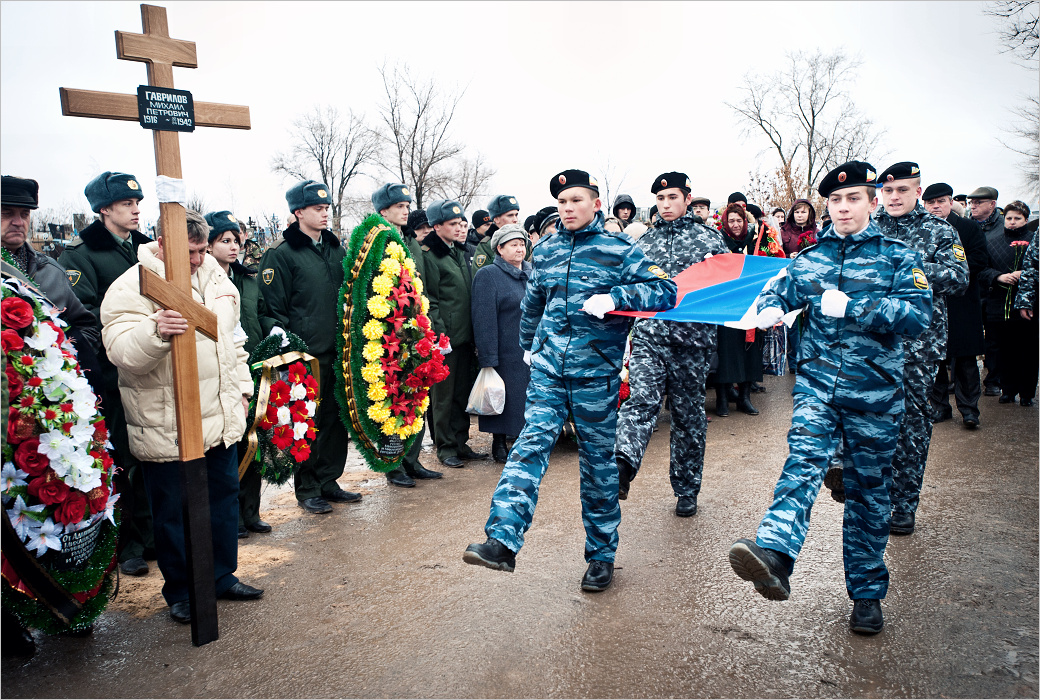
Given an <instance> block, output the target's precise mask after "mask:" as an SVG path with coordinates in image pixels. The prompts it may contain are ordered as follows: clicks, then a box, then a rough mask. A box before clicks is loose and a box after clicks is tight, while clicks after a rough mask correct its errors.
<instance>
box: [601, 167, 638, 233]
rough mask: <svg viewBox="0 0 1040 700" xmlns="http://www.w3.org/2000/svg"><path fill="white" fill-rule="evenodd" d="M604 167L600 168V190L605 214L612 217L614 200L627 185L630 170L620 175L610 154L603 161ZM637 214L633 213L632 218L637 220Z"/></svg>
mask: <svg viewBox="0 0 1040 700" xmlns="http://www.w3.org/2000/svg"><path fill="white" fill-rule="evenodd" d="M602 163H603V165H602V166H601V167H600V171H599V176H600V190H602V194H603V196H602V198H601V199H602V200H603V208H604V209H605V211H604V212H603V213H604V214H605V215H606V216H610V215H611V213H610V212H611V209H612V208H613V206H614V199H616V198H617V197H618V196H619V194H620V192H621V187H622V186H623V185H624V184H625V178H626V177H628V173H629V169H628V168H626V169H625V172H623V173H621V174H620V175H619V174H618V164H617V163H616V162H614V161H612V160H611V158H610V155H609V154H608V155H607V157H606V160H604V161H602ZM612 197H613V199H612ZM635 216H636V212H634V211H633V212H632V218H633V220H635Z"/></svg>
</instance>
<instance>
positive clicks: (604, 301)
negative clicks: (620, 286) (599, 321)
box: [581, 294, 617, 318]
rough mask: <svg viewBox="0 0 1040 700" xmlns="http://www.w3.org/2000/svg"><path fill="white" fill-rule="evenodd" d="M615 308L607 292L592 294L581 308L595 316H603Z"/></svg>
mask: <svg viewBox="0 0 1040 700" xmlns="http://www.w3.org/2000/svg"><path fill="white" fill-rule="evenodd" d="M616 308H617V307H616V306H614V299H613V297H611V296H610V295H609V294H593V295H592V296H590V297H589V298H588V299H586V300H585V303H584V304H583V305H582V307H581V310H582V311H584V312H585V313H587V314H591V315H592V316H595V317H596V318H603V317H604V316H606V315H607V314H608V313H609V312H611V311H613V310H614V309H616Z"/></svg>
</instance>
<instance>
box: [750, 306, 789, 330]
mask: <svg viewBox="0 0 1040 700" xmlns="http://www.w3.org/2000/svg"><path fill="white" fill-rule="evenodd" d="M783 317H784V311H783V309H781V308H780V307H779V306H767V307H766V308H764V309H762V310H761V311H759V312H758V317H757V318H756V319H755V325H756V326H758V327H759V328H760V329H762V330H764V331H765V330H769V329H770V328H772V327H773V326H775V325H776V324H778V323H780V320H781V319H782V318H783Z"/></svg>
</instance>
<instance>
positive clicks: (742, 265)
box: [611, 253, 798, 330]
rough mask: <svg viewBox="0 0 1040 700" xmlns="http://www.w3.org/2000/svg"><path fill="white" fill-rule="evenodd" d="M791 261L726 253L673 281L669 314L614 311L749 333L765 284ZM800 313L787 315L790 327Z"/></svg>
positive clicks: (691, 267) (617, 313) (685, 271)
mask: <svg viewBox="0 0 1040 700" xmlns="http://www.w3.org/2000/svg"><path fill="white" fill-rule="evenodd" d="M790 262H791V260H790V259H789V258H770V257H767V256H764V255H742V254H740V253H727V254H725V255H715V256H713V257H711V258H708V259H707V260H705V261H704V262H699V263H696V264H695V265H691V266H690V267H688V268H686V269H685V270H683V271H682V272H680V273H679V274H678V275H676V276H675V277H674V278H673V279H674V280H675V284H676V285H677V286H678V287H679V293H678V297H677V298H678V301H677V303H676V305H675V308H673V309H671V310H669V311H612V312H611V313H613V314H614V315H617V316H635V317H637V318H658V319H661V320H662V321H686V322H695V323H712V324H715V325H717V326H729V327H731V328H740V329H743V330H747V329H749V328H754V327H755V323H754V321H755V317H756V316H757V315H758V314H757V311H756V310H755V308H754V303H755V299H756V297H758V294H759V292H761V291H762V289H763V288H764V287H765V286H766V283H767V282H768V281H769V280H770V279H771V278H773V277H774V276H776V275H777V274H778V273H779V272H780V271H781V270H784V269H786V268H787V266H788V264H790ZM797 313H798V312H792V313H791V314H788V315H789V316H791V319H790V320H788V318H787V317H786V316H785V317H784V321H785V322H786V323H788V324H790V322H791V321H793V319H794V316H796V315H797Z"/></svg>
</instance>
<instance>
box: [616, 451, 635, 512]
mask: <svg viewBox="0 0 1040 700" xmlns="http://www.w3.org/2000/svg"><path fill="white" fill-rule="evenodd" d="M615 459H616V460H617V473H618V494H617V497H618V500H619V501H624V500H626V499H627V498H628V488H629V486H630V485H631V483H632V479H633V478H634V477H635V475H636V474H635V469H633V468H632V465H631V464H629V463H628V460H627V459H625V458H624V457H622V456H621V455H617V456H616V457H615Z"/></svg>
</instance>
